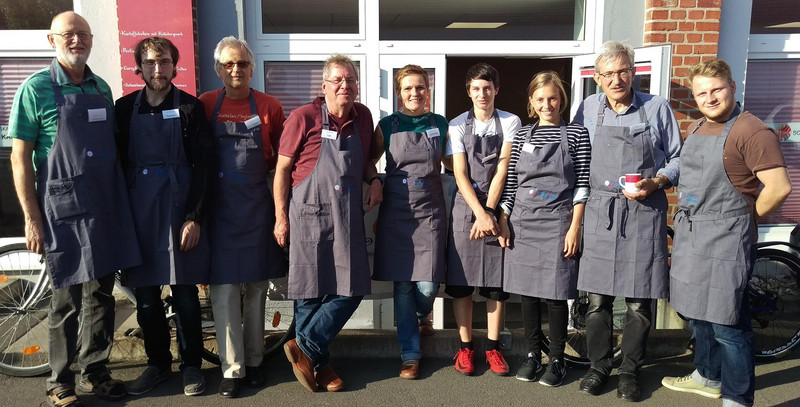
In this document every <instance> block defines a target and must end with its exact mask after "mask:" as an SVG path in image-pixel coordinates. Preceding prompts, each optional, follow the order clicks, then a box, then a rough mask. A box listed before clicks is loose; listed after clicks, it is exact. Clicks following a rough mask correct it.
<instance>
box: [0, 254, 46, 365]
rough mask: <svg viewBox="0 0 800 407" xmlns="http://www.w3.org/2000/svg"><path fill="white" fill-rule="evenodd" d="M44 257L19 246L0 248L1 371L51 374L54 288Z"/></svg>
mask: <svg viewBox="0 0 800 407" xmlns="http://www.w3.org/2000/svg"><path fill="white" fill-rule="evenodd" d="M40 258H41V256H40V255H38V254H35V253H33V252H31V251H30V250H28V249H27V248H26V247H25V244H24V243H15V244H11V245H7V246H4V247H2V248H0V372H3V373H5V374H7V375H11V376H36V375H40V374H44V373H46V372H49V371H50V365H49V364H48V358H49V356H48V349H49V340H48V329H47V327H48V324H47V321H48V311H49V308H50V299H51V298H52V296H53V287H52V285H51V284H50V276H49V275H48V273H47V271H46V270H45V263H44V262H42V261H40Z"/></svg>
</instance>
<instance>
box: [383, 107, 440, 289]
mask: <svg viewBox="0 0 800 407" xmlns="http://www.w3.org/2000/svg"><path fill="white" fill-rule="evenodd" d="M393 117H394V120H393V122H392V133H391V139H390V140H391V142H390V144H389V151H388V154H387V156H386V163H387V164H386V180H385V182H384V186H383V202H381V206H380V210H379V212H378V228H377V233H376V236H375V256H374V265H375V267H374V268H375V272H374V274H373V276H372V278H374V279H375V280H383V281H434V282H439V283H441V282H444V254H445V244H446V242H447V209H446V207H445V202H444V191H443V189H442V177H441V171H440V168H441V167H440V164H439V163H440V162H441V161H442V148H441V142H440V139H439V136H438V132H437V133H436V135H435V137H429V135H428V133H416V132H411V131H406V132H398V131H397V126H398V124H399V118H398V117H397V115H394V116H393ZM429 118H430V126H431V127H430V128H431V129H437V127H436V120H435V119H434V117H433V114H429Z"/></svg>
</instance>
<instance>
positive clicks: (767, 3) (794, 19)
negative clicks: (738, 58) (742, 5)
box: [750, 0, 800, 34]
mask: <svg viewBox="0 0 800 407" xmlns="http://www.w3.org/2000/svg"><path fill="white" fill-rule="evenodd" d="M750 34H800V7H798V6H797V0H753V11H752V14H751V15H750Z"/></svg>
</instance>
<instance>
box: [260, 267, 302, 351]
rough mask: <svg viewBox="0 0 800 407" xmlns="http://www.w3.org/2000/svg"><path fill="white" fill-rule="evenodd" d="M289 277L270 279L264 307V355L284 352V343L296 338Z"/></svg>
mask: <svg viewBox="0 0 800 407" xmlns="http://www.w3.org/2000/svg"><path fill="white" fill-rule="evenodd" d="M287 288H288V278H287V277H282V278H276V279H273V280H270V282H269V289H268V290H267V303H266V305H265V307H264V357H271V356H273V355H275V354H278V353H280V354H283V344H284V343H286V342H287V341H289V340H290V339H292V338H294V335H295V330H294V327H295V325H294V301H292V300H289V299H288V295H287V293H286V290H287Z"/></svg>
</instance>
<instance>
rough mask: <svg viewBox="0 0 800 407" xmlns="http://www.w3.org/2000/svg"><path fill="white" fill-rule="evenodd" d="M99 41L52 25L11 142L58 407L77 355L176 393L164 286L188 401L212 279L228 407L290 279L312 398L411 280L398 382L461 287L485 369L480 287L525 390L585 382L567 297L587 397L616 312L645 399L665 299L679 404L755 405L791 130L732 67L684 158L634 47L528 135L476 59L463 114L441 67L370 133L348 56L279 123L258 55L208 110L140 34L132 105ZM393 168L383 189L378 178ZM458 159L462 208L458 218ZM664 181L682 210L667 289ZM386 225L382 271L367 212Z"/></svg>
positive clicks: (214, 94) (99, 370) (713, 90)
mask: <svg viewBox="0 0 800 407" xmlns="http://www.w3.org/2000/svg"><path fill="white" fill-rule="evenodd" d="M92 37H93V35H92V33H91V29H90V27H89V25H88V23H87V22H86V21H85V20H84V19H83V18H82V17H81V16H79V15H78V14H75V13H73V12H66V13H62V14H59V15H58V16H56V17H55V18H54V19H53V22H52V25H51V29H50V33H49V34H48V40H49V41H50V43H51V45H52V46H53V48H54V49H55V50H56V58H55V59H54V60H53V63H52V64H51V66H50V68H49V69H45V70H42V71H40V72H37V73H36V74H34V75H33V76H31V77H30V78H28V79H27V80H26V81H25V82H24V83H23V84H22V85H21V87H20V88H19V90H18V92H17V95H16V96H15V100H14V107H13V108H12V116H11V123H10V126H9V133H10V135H11V137H12V138H13V139H14V140H13V147H12V164H13V166H12V168H13V172H14V182H15V186H16V188H17V194H18V197H19V200H20V203H21V206H22V208H23V212H24V215H25V235H26V239H27V243H28V247H29V248H30V249H31V250H32V251H35V252H37V253H44V254H45V255H46V259H47V265H48V269H49V272H50V275H51V277H52V280H53V286H54V289H55V290H54V295H53V299H52V304H51V310H50V323H49V329H50V363H51V366H52V368H53V373H52V375H51V377H50V378H49V379H48V381H47V395H48V402H49V403H50V405H53V406H80V405H82V404H81V402H80V400H79V399H78V397H77V396H76V394H75V384H76V383H75V381H76V380H75V379H76V378H75V374H74V373H73V372H72V371H71V370H70V369H69V365H70V363H71V362H72V361H73V359H75V358H76V356H77V362H78V364H79V365H80V368H81V379H80V380H79V381H78V383H77V386H78V387H79V388H80V389H82V390H83V391H86V392H94V393H95V394H96V395H97V396H99V397H102V398H106V399H111V400H117V399H121V398H123V397H125V396H126V395H127V394H128V393H130V394H143V393H146V392H147V391H149V390H151V389H152V388H153V387H154V386H156V385H157V384H158V383H160V382H161V381H163V380H165V379H167V378H168V377H169V376H170V375H171V364H172V354H171V353H170V351H169V346H168V345H169V340H170V337H169V332H168V325H167V321H166V319H165V316H164V313H163V304H162V300H161V287H162V286H165V285H169V286H170V289H171V290H172V295H173V305H174V306H175V309H176V312H177V314H178V318H177V321H178V331H179V335H178V338H179V343H178V345H179V353H180V359H181V365H180V370H181V372H182V375H183V385H184V393H185V394H186V395H197V394H201V393H203V391H204V390H205V379H204V377H203V374H202V372H201V370H200V349H201V348H202V346H203V344H202V339H201V335H200V311H199V308H200V306H199V298H198V290H197V286H196V284H209V285H210V296H211V302H212V307H213V313H214V319H215V324H216V327H217V334H218V335H217V337H218V345H219V352H220V359H221V362H222V363H221V368H222V372H223V380H222V382H221V384H220V388H219V394H220V395H222V396H224V397H236V396H237V395H238V393H239V386H240V385H241V384H242V383H244V384H246V385H248V386H252V387H261V386H263V384H264V377H263V373H262V372H261V371H260V369H259V366H260V365H261V362H262V358H263V341H264V336H263V333H264V315H263V313H264V302H265V296H266V291H267V286H268V282H267V281H268V279H270V278H274V277H279V276H283V275H286V273H287V270H288V295H289V297H290V298H292V299H293V300H294V301H295V303H294V313H295V314H294V317H295V321H296V331H297V332H296V333H297V335H296V339H293V340H291V341H289V342H287V343H286V345H285V346H284V350H285V353H286V356H287V358H288V360H289V361H290V362H291V365H292V370H293V372H294V374H295V376H296V378H297V380H298V381H299V382H300V383H301V384H302V385H303V386H304V387H305V388H307V389H308V390H310V391H318V390H323V391H331V392H335V391H340V390H342V389H343V388H344V383H343V381H342V380H341V378H340V377H339V376H338V375H337V373H336V372H335V371H334V370H333V368H332V367H331V364H330V353H329V350H328V349H329V345H330V343H331V341H332V340H333V338H334V337H335V336H336V335H337V334H338V333H339V331H340V330H341V329H342V327H343V326H344V324H345V323H346V322H347V320H348V319H349V318H350V317H351V316H352V314H353V312H354V311H355V310H356V308H357V307H358V305H359V304H360V302H361V300H362V299H363V297H364V296H365V295H367V294H369V293H370V285H371V279H375V280H382V281H392V282H393V285H394V308H395V313H396V322H397V336H398V341H399V343H400V351H401V355H400V356H401V360H402V363H401V366H400V370H399V376H400V377H401V378H405V379H416V378H418V376H419V369H420V359H421V357H422V353H421V346H420V337H421V336H423V335H430V334H432V333H433V328H432V324H431V321H430V319H429V315H430V313H431V310H432V307H433V300H434V298H435V297H436V295H437V293H438V292H439V286H440V284H441V283H445V284H446V287H445V289H444V292H445V293H446V294H447V295H449V296H450V297H452V298H453V307H454V314H455V319H456V323H457V325H458V332H459V336H460V346H459V350H458V351H457V353H456V356H455V358H454V359H455V369H456V370H457V371H458V372H460V373H463V374H465V375H471V374H473V372H474V370H475V368H474V347H473V342H472V325H473V324H472V317H473V295H474V292H475V288H476V287H477V294H478V295H480V296H482V297H485V298H486V308H487V325H488V326H487V335H488V338H487V339H488V341H487V348H486V349H485V357H486V362H487V364H488V365H489V368H490V370H491V371H492V372H494V373H496V374H499V375H508V374H509V370H510V369H509V365H508V363H507V362H506V361H505V359H504V357H503V355H502V353H501V351H500V346H499V339H500V330H501V327H502V318H503V311H504V307H505V302H506V300H507V299H508V298H509V295H510V293H514V294H519V295H520V296H521V300H522V311H523V320H524V327H525V340H526V344H527V347H528V351H529V353H528V355H527V358H526V359H525V360H524V362H523V363H522V365H521V366H520V367H519V370H518V371H517V373H516V377H517V378H518V379H520V380H524V381H536V380H538V381H539V382H540V383H541V384H543V385H546V386H558V385H560V384H561V383H562V381H563V379H564V376H565V374H566V365H565V363H564V358H563V354H564V348H565V343H566V338H567V324H568V316H569V311H568V306H567V300H568V299H570V298H575V296H576V294H577V290H583V291H587V292H588V293H589V296H588V297H589V310H588V312H587V316H586V326H587V340H588V344H587V346H588V349H587V351H588V357H589V358H590V359H591V362H592V365H591V368H590V369H589V371H588V372H587V373H586V374H585V376H584V377H583V379H582V381H581V383H580V391H582V392H584V393H588V394H592V395H597V394H600V393H601V392H602V391H603V388H604V386H605V384H606V383H607V381H608V378H609V375H610V374H611V370H612V366H611V363H612V345H611V344H612V328H611V326H612V323H611V318H612V308H611V307H612V303H613V300H614V298H615V297H616V296H623V297H625V300H626V304H627V313H626V322H625V327H624V332H623V340H622V352H623V356H624V357H623V361H622V364H621V366H620V367H619V369H618V372H619V386H618V391H617V395H618V397H620V398H621V399H624V400H628V401H638V400H639V399H640V398H641V393H640V388H639V384H638V372H639V369H640V368H641V367H642V365H643V363H644V357H645V353H646V341H647V336H648V332H649V330H650V328H651V319H652V318H651V309H652V306H653V304H652V300H653V299H659V298H669V299H670V302H671V303H672V305H673V307H674V308H675V309H676V310H677V311H678V312H680V313H681V314H682V315H684V316H685V317H686V318H688V319H689V320H690V322H691V325H692V326H693V328H694V330H695V336H696V345H695V365H696V368H697V369H696V370H695V371H694V372H693V373H692V374H690V375H688V376H685V377H678V378H665V379H664V381H663V384H664V386H666V387H667V388H670V389H674V390H678V391H685V392H692V393H698V394H701V395H704V396H707V397H715V398H719V397H720V396H721V397H723V398H724V403H729V404H731V405H752V403H753V394H754V371H753V363H752V357H751V356H749V355H752V340H753V339H752V329H751V327H750V325H749V324H750V319H749V314H748V309H747V299H746V295H747V294H746V291H745V290H744V287H745V284H746V282H747V278H748V276H749V273H750V271H751V268H752V260H753V257H752V251H751V247H752V244H753V243H754V241H755V238H756V235H755V220H756V219H758V218H759V217H761V216H764V215H766V214H767V213H769V212H771V211H773V210H775V209H776V208H777V207H778V206H779V205H780V204H781V203H782V202H783V200H784V199H785V198H786V196H788V194H789V193H790V192H791V184H790V182H789V179H788V176H787V174H786V169H785V163H784V161H783V156H782V154H781V151H780V147H779V144H778V139H777V137H776V136H775V134H774V132H772V131H771V130H770V129H769V128H768V127H766V126H765V125H764V124H763V123H762V122H760V121H759V120H758V119H757V118H755V117H754V116H752V115H750V114H749V113H747V112H742V113H740V111H739V108H738V107H737V105H736V103H735V100H734V91H735V83H734V82H733V79H732V77H731V73H730V68H729V67H728V66H727V64H725V62H723V61H721V60H710V61H705V62H702V63H700V64H698V65H697V66H696V67H694V68H693V69H692V71H691V74H690V77H689V80H690V82H691V87H692V92H693V96H694V98H695V100H696V102H697V104H698V109H699V110H700V112H701V113H702V114H703V116H704V118H703V119H701V120H700V121H698V122H697V123H695V124H693V125H692V126H691V127H690V128H689V132H687V135H686V137H685V140H686V141H685V145H686V146H691V148H687V149H684V150H683V153H682V146H683V145H684V142H683V139H682V137H681V134H680V130H679V127H678V124H677V121H676V120H675V116H674V114H673V113H672V110H671V108H670V106H669V103H668V102H667V101H666V100H665V99H663V98H661V97H658V96H653V95H649V94H645V93H640V92H637V91H634V90H632V84H633V78H634V76H635V68H634V55H633V50H632V48H630V46H627V45H624V44H621V43H618V42H608V43H605V44H603V47H602V49H601V50H600V51H599V53H598V56H597V60H596V64H595V65H596V73H595V74H594V79H595V81H596V82H597V83H598V85H599V86H600V87H601V88H602V90H603V92H602V93H599V94H597V95H593V96H590V97H589V98H587V99H586V100H584V101H583V102H582V103H581V105H580V108H579V110H578V114H577V115H576V117H575V118H574V119H573V121H572V123H570V124H567V123H566V122H565V120H564V119H563V118H562V117H563V113H564V111H565V109H566V107H567V106H568V101H567V93H566V91H565V89H564V85H563V83H562V80H561V79H560V78H559V77H558V74H557V73H555V72H542V73H539V74H537V75H535V76H534V77H533V79H532V80H531V82H530V85H529V86H528V92H527V95H528V104H527V111H528V116H529V117H530V118H532V119H534V122H533V123H532V124H529V125H526V126H524V127H522V125H521V121H520V119H519V118H518V117H517V116H515V115H513V114H511V113H509V112H506V111H502V110H499V109H497V108H496V107H495V105H494V100H495V96H496V95H497V93H498V92H499V89H500V81H499V75H498V72H497V70H495V69H494V68H493V67H492V66H490V65H488V64H485V63H479V64H476V65H475V66H473V67H471V68H470V69H469V70H468V72H467V74H466V83H465V85H466V91H467V95H468V96H469V97H470V99H471V100H472V105H473V106H472V108H471V109H470V110H469V111H467V112H465V113H463V114H461V115H459V116H458V117H456V118H455V119H453V120H451V121H450V122H449V123H448V121H447V120H446V119H445V118H444V117H442V116H440V115H437V114H435V113H432V112H430V111H429V108H428V102H429V97H430V85H429V79H428V75H427V72H426V71H425V70H424V69H423V68H421V67H419V66H417V65H407V66H405V67H403V68H402V69H400V70H399V71H398V72H397V73H396V75H395V78H394V79H395V81H394V86H395V90H396V94H397V97H398V100H399V105H400V109H399V110H398V111H397V112H394V113H392V114H390V115H389V116H387V117H384V118H382V119H381V120H380V121H379V122H378V125H377V126H374V125H373V121H372V114H371V113H370V111H369V109H368V108H367V107H366V106H364V105H362V104H360V103H358V102H356V101H355V100H356V96H357V95H358V91H359V88H358V71H357V69H356V67H355V65H354V63H353V61H352V60H351V59H350V58H348V57H346V56H343V55H334V56H331V57H330V58H329V59H328V60H327V61H326V62H325V65H324V68H323V82H322V84H321V89H322V96H320V97H318V98H316V99H314V100H313V101H312V102H311V103H309V104H306V105H304V106H301V107H299V108H297V109H295V110H293V111H292V112H291V113H290V114H289V116H288V118H286V119H284V112H283V109H282V107H281V105H280V102H279V101H278V100H277V99H275V98H274V97H272V96H269V95H266V94H264V93H262V92H259V91H256V90H254V89H252V88H250V86H249V84H250V79H251V77H252V75H253V72H254V66H255V65H254V62H255V61H254V57H253V53H252V51H251V50H250V48H249V47H248V46H247V43H246V42H245V41H243V40H240V39H236V38H234V37H226V38H224V39H222V40H221V41H220V42H219V44H218V45H217V47H216V50H215V52H214V69H215V71H216V73H217V75H218V76H219V78H220V79H221V80H222V83H223V87H222V88H221V89H219V90H216V91H211V92H206V93H204V94H202V95H200V97H199V98H195V97H193V96H191V95H189V94H187V93H185V92H183V91H181V90H179V89H177V88H176V87H175V86H174V85H172V83H171V81H172V79H173V78H174V77H175V75H176V74H177V70H176V68H175V67H176V64H177V62H178V58H179V53H178V50H177V48H175V46H174V45H173V44H172V43H171V42H170V41H169V40H167V39H164V38H160V37H150V38H146V39H143V40H141V41H140V42H139V43H138V44H137V46H136V47H135V50H134V57H135V61H136V72H137V74H139V75H141V77H142V80H143V81H144V83H145V86H144V87H143V89H141V90H139V91H136V92H133V93H131V94H129V95H127V96H124V97H122V98H120V99H119V100H117V101H116V103H114V102H113V101H112V98H111V91H110V89H109V87H108V85H107V84H106V83H105V82H104V81H103V80H102V79H101V78H99V77H98V76H96V75H94V74H93V73H92V71H91V70H90V69H89V67H88V66H87V65H86V61H87V59H88V56H89V52H90V50H91V46H92ZM734 122H735V123H736V126H733V124H734ZM115 127H116V128H115ZM708 136H713V137H708ZM728 140H729V141H730V142H726V141H728ZM384 154H385V156H386V168H385V174H386V175H385V177H384V178H381V177H379V176H378V173H377V170H376V163H377V162H378V160H379V159H380V158H381V157H382V156H383V155H384ZM723 157H724V160H723ZM441 164H444V166H445V167H446V168H448V169H450V170H452V171H453V174H454V176H455V180H456V185H457V188H458V189H457V192H456V194H455V196H454V197H453V205H452V213H450V214H448V213H447V210H446V205H445V203H446V201H445V200H446V199H448V197H446V196H445V192H444V190H443V186H442V177H441ZM273 168H274V170H275V176H274V183H273V185H272V188H271V189H272V193H271V192H270V185H268V181H267V179H268V178H267V173H268V172H269V171H271V170H272V169H273ZM629 173H636V174H640V175H641V181H638V182H636V184H635V188H633V189H631V190H630V191H629V190H626V189H620V187H619V184H618V182H617V180H618V179H619V177H620V176H621V175H624V174H629ZM679 175H680V178H679ZM364 184H366V185H367V188H366V191H364V190H363V186H364ZM670 186H678V187H679V192H680V195H679V203H678V213H677V215H676V218H675V238H674V242H675V243H674V248H673V256H672V269H671V270H672V271H671V272H670V270H669V268H668V267H667V241H666V237H667V232H666V214H667V206H668V204H667V198H666V194H665V191H664V190H665V189H666V188H669V187H670ZM762 187H763V188H762ZM633 191H635V192H633ZM273 193H274V197H273V196H272V194H273ZM378 204H380V209H379V213H378V220H377V225H376V238H375V256H374V270H373V273H371V272H370V267H369V263H368V258H367V245H366V236H365V229H364V217H363V214H364V212H365V211H370V210H372V209H373V208H375V207H376V206H377V205H378ZM448 217H449V218H450V219H449V221H448ZM285 252H288V259H286V255H285ZM287 260H288V264H287ZM118 269H119V270H123V278H124V283H125V284H127V285H129V286H131V287H134V289H135V294H136V300H137V318H138V321H139V324H140V326H141V328H142V332H143V334H144V343H145V350H146V353H147V357H148V362H147V365H148V366H147V368H146V369H145V370H144V371H143V372H142V373H141V375H140V376H139V378H138V379H136V380H135V381H134V382H133V383H131V384H129V385H128V386H127V388H126V386H125V385H124V383H122V382H121V381H119V380H116V379H113V378H112V377H111V375H110V373H109V371H108V369H107V367H106V363H107V361H108V356H109V353H110V349H111V345H112V342H113V341H112V339H113V337H112V331H113V321H114V314H113V310H114V299H113V296H112V295H111V289H112V287H113V280H114V277H113V273H114V271H116V270H118ZM579 269H580V272H579ZM543 302H544V303H545V304H547V307H548V315H549V318H548V319H549V335H550V341H551V346H550V350H549V354H548V355H547V356H548V364H547V367H546V369H545V368H544V367H543V365H542V355H541V350H540V348H539V343H540V339H541V336H542V330H541V304H542V303H543ZM79 342H80V346H78V343H79Z"/></svg>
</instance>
